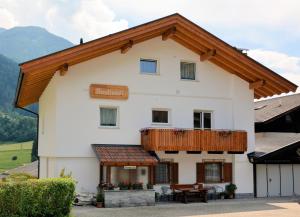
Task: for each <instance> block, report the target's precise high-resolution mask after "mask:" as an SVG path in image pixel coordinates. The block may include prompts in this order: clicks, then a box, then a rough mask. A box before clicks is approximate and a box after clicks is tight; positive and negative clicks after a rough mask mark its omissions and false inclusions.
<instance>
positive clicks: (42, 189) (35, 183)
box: [0, 178, 75, 217]
mask: <svg viewBox="0 0 300 217" xmlns="http://www.w3.org/2000/svg"><path fill="white" fill-rule="evenodd" d="M74 192H75V182H74V180H73V179H70V178H51V179H29V180H27V181H21V182H2V183H0V217H27V216H30V217H46V216H47V217H65V216H68V215H69V214H70V211H71V205H72V202H73V200H74Z"/></svg>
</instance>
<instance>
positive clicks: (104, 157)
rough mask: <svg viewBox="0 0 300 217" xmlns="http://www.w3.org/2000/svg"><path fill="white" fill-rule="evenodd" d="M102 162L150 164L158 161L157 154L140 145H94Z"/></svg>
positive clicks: (108, 163) (113, 164) (110, 163)
mask: <svg viewBox="0 0 300 217" xmlns="http://www.w3.org/2000/svg"><path fill="white" fill-rule="evenodd" d="M92 147H93V149H94V151H95V153H96V155H97V157H98V159H99V160H100V163H101V164H102V165H106V166H149V165H154V164H156V163H157V162H158V160H157V158H156V156H155V155H154V154H153V155H151V154H150V153H149V152H147V151H145V150H144V149H143V148H142V147H141V146H140V145H107V144H93V145H92Z"/></svg>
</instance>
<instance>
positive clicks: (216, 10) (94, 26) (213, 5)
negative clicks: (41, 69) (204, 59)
mask: <svg viewBox="0 0 300 217" xmlns="http://www.w3.org/2000/svg"><path fill="white" fill-rule="evenodd" d="M175 12H178V13H180V14H182V15H183V16H185V17H187V18H188V19H190V20H192V21H193V22H195V23H197V24H198V25H200V26H201V27H203V28H205V29H206V30H208V31H209V32H211V33H213V34H215V35H217V36H218V37H219V38H221V39H222V40H224V41H226V42H228V43H229V44H231V45H233V46H236V47H240V48H247V49H249V50H250V51H249V55H250V56H251V57H252V58H254V59H256V60H258V61H260V62H262V63H263V64H265V65H266V66H268V67H270V68H272V69H273V70H276V71H277V72H279V73H280V74H281V75H283V76H285V77H286V78H288V79H291V80H293V81H294V82H295V83H297V84H298V85H300V28H299V27H300V1H299V0H263V1H262V0H251V1H246V0H226V1H222V0H210V1H207V0H151V1H145V0H0V27H4V28H12V27H14V26H20V25H21V26H28V25H36V26H41V27H44V28H46V29H47V30H48V31H50V32H52V33H54V34H57V35H60V36H62V37H65V38H67V39H68V40H70V41H72V42H73V43H75V44H76V43H78V42H79V38H80V37H83V38H84V41H88V40H91V39H95V38H98V37H101V36H104V35H107V34H110V33H113V32H116V31H120V30H123V29H126V28H128V27H132V26H135V25H138V24H142V23H144V22H148V21H151V20H154V19H157V18H160V17H163V16H166V15H169V14H172V13H175Z"/></svg>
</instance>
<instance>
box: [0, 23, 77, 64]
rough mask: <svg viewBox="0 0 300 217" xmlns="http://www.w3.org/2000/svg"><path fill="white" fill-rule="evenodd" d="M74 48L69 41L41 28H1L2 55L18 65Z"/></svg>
mask: <svg viewBox="0 0 300 217" xmlns="http://www.w3.org/2000/svg"><path fill="white" fill-rule="evenodd" d="M72 46H73V44H72V43H71V42H69V41H68V40H66V39H64V38H62V37H59V36H56V35H54V34H52V33H50V32H48V31H47V30H46V29H44V28H41V27H37V26H24V27H23V26H22V27H14V28H11V29H7V30H5V29H3V28H0V54H3V55H4V56H6V57H8V58H11V59H12V60H14V61H16V62H18V63H21V62H25V61H28V60H31V59H34V58H37V57H40V56H44V55H47V54H49V53H53V52H56V51H59V50H62V49H65V48H68V47H72Z"/></svg>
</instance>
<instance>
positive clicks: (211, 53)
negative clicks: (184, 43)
mask: <svg viewBox="0 0 300 217" xmlns="http://www.w3.org/2000/svg"><path fill="white" fill-rule="evenodd" d="M216 54H217V51H216V49H212V50H208V51H207V52H206V53H204V54H201V55H200V61H202V62H203V61H205V60H209V59H210V58H212V57H214V56H215V55H216Z"/></svg>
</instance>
